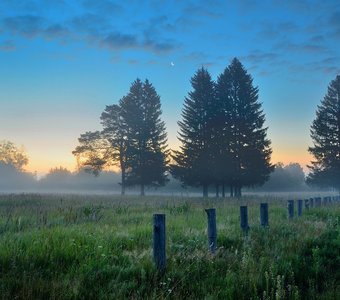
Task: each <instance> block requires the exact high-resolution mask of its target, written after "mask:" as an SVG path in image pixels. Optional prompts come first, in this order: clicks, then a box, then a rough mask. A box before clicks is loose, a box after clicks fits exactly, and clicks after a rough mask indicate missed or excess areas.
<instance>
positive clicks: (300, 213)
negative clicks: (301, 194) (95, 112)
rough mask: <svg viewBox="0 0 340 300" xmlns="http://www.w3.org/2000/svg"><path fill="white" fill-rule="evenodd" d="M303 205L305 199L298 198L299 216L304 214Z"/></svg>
mask: <svg viewBox="0 0 340 300" xmlns="http://www.w3.org/2000/svg"><path fill="white" fill-rule="evenodd" d="M302 205H303V201H302V200H298V216H299V217H301V216H302Z"/></svg>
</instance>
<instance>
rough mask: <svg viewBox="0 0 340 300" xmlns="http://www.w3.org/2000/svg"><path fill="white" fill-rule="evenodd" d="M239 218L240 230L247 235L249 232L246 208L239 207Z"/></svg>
mask: <svg viewBox="0 0 340 300" xmlns="http://www.w3.org/2000/svg"><path fill="white" fill-rule="evenodd" d="M240 216H241V229H242V230H243V232H244V233H245V234H247V232H248V230H249V225H248V207H247V206H240Z"/></svg>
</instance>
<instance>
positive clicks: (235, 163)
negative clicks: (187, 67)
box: [216, 58, 273, 196]
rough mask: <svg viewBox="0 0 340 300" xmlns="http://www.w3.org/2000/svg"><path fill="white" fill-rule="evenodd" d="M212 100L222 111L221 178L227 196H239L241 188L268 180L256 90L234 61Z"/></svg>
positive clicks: (267, 143) (262, 119)
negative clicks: (227, 193) (226, 185)
mask: <svg viewBox="0 0 340 300" xmlns="http://www.w3.org/2000/svg"><path fill="white" fill-rule="evenodd" d="M216 97H217V102H218V103H219V105H220V106H221V107H223V110H224V114H223V115H222V120H223V121H222V124H223V126H224V129H223V131H222V134H223V140H222V141H221V147H222V149H221V151H222V152H221V154H222V157H224V159H223V160H222V161H223V162H224V163H225V164H226V165H224V168H225V169H226V171H225V172H223V173H222V175H223V176H224V182H226V183H227V184H228V185H229V186H230V193H231V196H241V189H242V187H243V186H255V185H261V184H263V183H264V182H265V181H266V180H268V178H269V174H270V172H271V171H272V170H273V166H272V165H271V164H270V156H271V152H272V150H271V148H270V140H268V139H267V136H266V135H267V128H264V127H263V126H264V122H265V115H264V113H263V111H262V109H261V103H260V102H259V101H258V88H257V87H254V86H253V79H252V77H251V76H250V75H249V74H248V73H247V71H246V70H245V68H244V67H243V65H242V64H241V62H240V61H239V60H238V59H237V58H234V59H233V61H232V62H231V64H230V65H229V66H228V67H227V68H226V69H225V71H224V72H223V73H222V74H221V75H220V76H219V78H218V82H217V87H216Z"/></svg>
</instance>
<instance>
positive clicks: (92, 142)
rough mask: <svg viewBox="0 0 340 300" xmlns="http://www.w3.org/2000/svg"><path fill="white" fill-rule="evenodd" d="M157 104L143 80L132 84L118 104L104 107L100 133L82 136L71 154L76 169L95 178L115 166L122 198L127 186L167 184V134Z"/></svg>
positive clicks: (142, 191) (149, 85)
mask: <svg viewBox="0 0 340 300" xmlns="http://www.w3.org/2000/svg"><path fill="white" fill-rule="evenodd" d="M161 114H162V110H161V102H160V97H159V95H158V94H157V92H156V90H155V88H154V87H153V86H152V84H151V83H150V82H149V81H148V80H147V79H146V80H145V82H144V83H143V82H141V81H140V80H139V79H137V80H135V81H134V82H133V83H132V84H131V87H130V91H129V93H128V94H127V95H126V96H124V97H123V98H122V99H121V100H120V101H119V104H113V105H109V106H106V108H105V110H104V112H103V113H102V115H101V117H100V119H101V124H102V126H103V130H102V131H96V132H86V133H84V134H82V135H81V136H80V138H79V139H78V141H79V144H80V145H79V146H77V147H76V149H75V150H74V151H73V152H72V153H73V154H74V155H75V156H76V157H77V161H78V165H79V167H81V168H84V169H85V170H89V171H91V172H92V173H94V174H95V175H98V174H99V172H101V171H102V170H103V169H104V168H105V167H108V166H112V165H118V166H119V168H120V170H121V187H122V191H121V193H122V195H124V194H125V188H126V187H127V186H134V185H140V186H141V194H144V187H145V186H156V187H158V186H163V185H164V184H165V183H166V182H167V181H168V179H167V175H166V172H167V169H168V167H167V164H168V158H167V156H168V150H167V134H166V131H165V123H164V122H163V121H162V120H161Z"/></svg>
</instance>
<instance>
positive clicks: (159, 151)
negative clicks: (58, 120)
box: [73, 58, 340, 197]
mask: <svg viewBox="0 0 340 300" xmlns="http://www.w3.org/2000/svg"><path fill="white" fill-rule="evenodd" d="M190 82H191V88H192V89H191V91H190V92H188V95H187V96H186V97H185V99H184V104H183V109H182V114H181V120H179V121H178V126H179V132H178V140H179V141H180V148H179V150H176V151H170V150H169V149H168V146H167V133H166V129H165V124H164V122H163V121H162V120H161V114H162V110H161V102H160V96H159V95H158V94H157V92H156V90H155V88H154V87H153V85H152V84H151V83H150V82H149V81H148V80H145V81H144V82H142V81H141V80H139V79H137V80H136V81H134V82H133V83H132V85H131V87H130V90H129V93H128V94H127V95H126V96H124V97H123V98H122V99H120V100H119V103H118V104H113V105H110V106H107V107H106V108H105V110H104V112H103V113H102V115H101V117H100V119H101V124H102V126H103V130H102V131H96V132H86V133H84V134H82V135H81V136H80V138H79V146H77V147H76V149H75V150H74V151H73V154H74V155H75V156H76V157H77V161H78V164H79V167H80V168H85V169H86V170H88V171H90V172H93V173H94V174H96V175H97V174H98V173H99V172H100V171H101V170H103V169H104V168H105V167H107V166H110V165H118V166H119V168H120V170H121V188H122V194H124V193H125V188H126V187H128V186H135V185H140V189H141V195H144V193H145V186H155V187H157V186H163V185H165V184H166V183H167V181H168V175H169V173H170V174H171V175H172V176H173V177H174V178H176V179H178V180H179V181H180V182H181V183H182V185H183V186H191V187H202V189H203V196H208V188H209V187H211V186H214V187H215V190H216V196H219V194H220V192H221V194H222V196H223V197H224V196H225V193H226V188H228V189H229V193H230V196H231V197H240V196H241V191H242V188H243V187H251V188H253V187H257V186H261V185H263V184H264V183H265V182H266V181H267V180H268V179H269V177H270V173H271V172H273V170H274V167H275V166H274V165H273V164H271V162H270V158H271V154H272V149H271V142H270V140H269V139H268V138H267V129H268V128H267V127H265V126H264V123H265V114H264V112H263V109H262V105H261V103H260V102H259V99H258V92H259V89H258V87H255V86H254V85H253V79H252V76H251V75H250V74H249V73H248V72H247V70H246V69H245V68H244V66H243V65H242V63H241V62H240V61H239V60H238V59H237V58H234V59H233V60H232V61H231V63H230V65H229V66H227V67H226V68H225V70H224V71H223V72H222V73H221V74H220V75H219V76H218V78H217V80H216V81H214V80H212V78H211V75H210V73H209V72H208V70H207V69H205V68H203V67H202V68H200V69H198V70H197V71H196V73H195V74H194V75H193V76H192V78H191V81H190ZM311 138H312V141H313V144H314V146H312V147H309V149H308V151H309V152H310V153H311V154H312V155H313V156H314V158H315V160H314V161H312V162H311V165H310V166H308V167H309V169H310V173H309V175H308V177H307V183H308V184H310V185H315V186H317V187H321V188H329V187H333V188H336V189H337V190H340V181H339V180H338V178H340V176H339V175H340V76H339V75H338V76H337V77H336V78H335V80H333V81H332V82H331V83H330V85H329V87H328V92H327V94H326V95H325V97H324V99H323V101H321V105H319V106H318V108H317V112H316V119H315V120H314V121H313V124H312V126H311ZM277 169H278V170H279V169H280V166H277Z"/></svg>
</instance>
